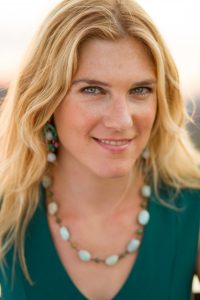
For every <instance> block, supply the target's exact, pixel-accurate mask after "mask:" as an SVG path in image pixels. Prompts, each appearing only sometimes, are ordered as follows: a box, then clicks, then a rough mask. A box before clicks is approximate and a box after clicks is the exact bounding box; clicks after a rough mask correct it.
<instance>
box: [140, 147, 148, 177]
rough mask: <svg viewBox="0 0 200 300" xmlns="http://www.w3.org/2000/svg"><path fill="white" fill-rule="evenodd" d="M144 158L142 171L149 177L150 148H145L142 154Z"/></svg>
mask: <svg viewBox="0 0 200 300" xmlns="http://www.w3.org/2000/svg"><path fill="white" fill-rule="evenodd" d="M141 157H142V170H143V173H144V175H148V173H149V171H150V153H149V150H148V148H145V149H144V150H143V152H142V154H141Z"/></svg>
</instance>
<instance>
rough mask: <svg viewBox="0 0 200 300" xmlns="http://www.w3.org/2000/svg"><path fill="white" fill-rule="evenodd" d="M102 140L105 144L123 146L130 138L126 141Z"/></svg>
mask: <svg viewBox="0 0 200 300" xmlns="http://www.w3.org/2000/svg"><path fill="white" fill-rule="evenodd" d="M100 142H101V143H103V144H107V145H112V146H122V145H126V144H127V143H128V140H124V141H108V140H100Z"/></svg>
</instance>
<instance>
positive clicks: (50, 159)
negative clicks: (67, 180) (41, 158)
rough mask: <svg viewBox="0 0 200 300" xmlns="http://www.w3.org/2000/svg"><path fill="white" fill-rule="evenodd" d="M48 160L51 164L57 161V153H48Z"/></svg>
mask: <svg viewBox="0 0 200 300" xmlns="http://www.w3.org/2000/svg"><path fill="white" fill-rule="evenodd" d="M47 160H48V161H49V162H53V161H55V160H56V155H55V153H52V152H50V153H48V155H47Z"/></svg>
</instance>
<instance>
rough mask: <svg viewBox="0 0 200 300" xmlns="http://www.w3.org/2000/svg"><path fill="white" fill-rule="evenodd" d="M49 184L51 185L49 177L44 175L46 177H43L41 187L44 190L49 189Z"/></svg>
mask: <svg viewBox="0 0 200 300" xmlns="http://www.w3.org/2000/svg"><path fill="white" fill-rule="evenodd" d="M51 184H52V179H51V177H49V176H47V175H46V176H44V177H43V178H42V185H43V187H44V188H48V187H50V186H51Z"/></svg>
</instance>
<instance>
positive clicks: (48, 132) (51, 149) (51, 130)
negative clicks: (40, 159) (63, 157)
mask: <svg viewBox="0 0 200 300" xmlns="http://www.w3.org/2000/svg"><path fill="white" fill-rule="evenodd" d="M44 136H45V139H46V141H47V142H48V155H47V161H49V162H54V161H55V160H56V150H57V149H58V147H59V143H58V134H57V131H56V128H55V127H54V125H52V124H51V123H49V122H48V123H47V124H45V126H44Z"/></svg>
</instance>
